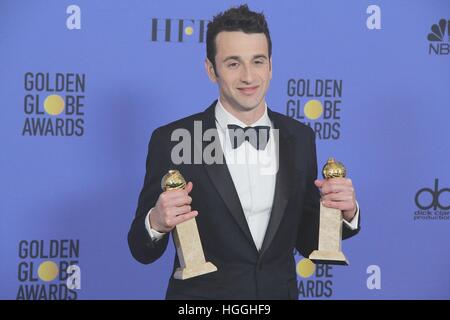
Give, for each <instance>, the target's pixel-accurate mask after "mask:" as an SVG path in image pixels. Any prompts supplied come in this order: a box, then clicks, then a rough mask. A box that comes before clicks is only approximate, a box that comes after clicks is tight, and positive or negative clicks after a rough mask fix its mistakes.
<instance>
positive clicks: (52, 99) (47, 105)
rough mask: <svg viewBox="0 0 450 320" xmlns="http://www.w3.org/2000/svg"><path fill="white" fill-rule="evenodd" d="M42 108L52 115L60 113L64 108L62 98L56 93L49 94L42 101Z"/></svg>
mask: <svg viewBox="0 0 450 320" xmlns="http://www.w3.org/2000/svg"><path fill="white" fill-rule="evenodd" d="M44 109H45V111H46V112H47V113H48V114H50V115H52V116H56V115H58V114H60V113H61V112H63V110H64V100H63V98H61V96H58V95H56V94H52V95H49V96H48V97H47V98H46V99H45V101H44Z"/></svg>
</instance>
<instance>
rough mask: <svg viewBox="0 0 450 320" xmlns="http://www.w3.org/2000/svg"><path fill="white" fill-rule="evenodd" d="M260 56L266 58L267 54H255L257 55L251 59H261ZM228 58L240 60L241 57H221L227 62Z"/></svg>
mask: <svg viewBox="0 0 450 320" xmlns="http://www.w3.org/2000/svg"><path fill="white" fill-rule="evenodd" d="M261 58H263V59H267V56H266V55H265V54H257V55H254V56H253V58H252V60H253V59H261ZM228 60H237V61H242V59H241V57H239V56H228V57H226V58H225V59H223V62H227V61H228Z"/></svg>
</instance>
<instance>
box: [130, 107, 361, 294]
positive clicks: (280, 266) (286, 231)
mask: <svg viewBox="0 0 450 320" xmlns="http://www.w3.org/2000/svg"><path fill="white" fill-rule="evenodd" d="M216 102H217V101H215V102H214V103H213V104H212V105H211V106H210V107H208V108H207V109H206V110H205V111H204V112H201V113H198V114H194V115H192V116H189V117H187V118H184V119H181V120H178V121H175V122H173V123H171V124H168V125H166V126H163V127H160V128H158V129H156V130H155V131H154V132H153V134H152V137H151V139H150V143H149V147H148V156H147V162H146V170H147V171H146V175H145V180H144V186H143V188H142V191H141V193H140V196H139V201H138V207H137V211H136V216H135V218H134V220H133V222H132V225H131V228H130V231H129V234H128V243H129V247H130V250H131V253H132V255H133V256H134V258H135V259H136V260H138V261H139V262H141V263H144V264H149V263H152V262H154V261H156V260H157V259H158V258H159V257H160V256H161V255H162V254H163V253H164V251H165V249H166V247H167V243H168V235H166V236H164V238H163V239H161V240H159V241H152V239H151V238H150V235H149V234H148V232H147V230H146V228H145V217H146V215H147V213H148V212H149V210H150V209H151V208H152V207H153V206H154V205H155V204H156V201H157V199H158V197H159V195H160V194H161V192H162V191H161V178H162V177H163V176H164V175H165V174H166V173H167V172H168V170H169V169H178V170H180V172H181V173H182V175H183V176H184V177H185V179H186V181H192V182H193V183H194V187H193V190H192V192H191V194H190V195H191V197H192V199H193V200H192V204H191V206H192V208H193V210H197V211H198V212H199V214H198V216H197V217H196V220H197V225H198V229H199V234H200V238H201V241H202V245H203V250H204V253H205V257H206V260H207V261H211V262H212V263H214V264H215V265H216V266H217V268H218V271H216V272H212V273H209V274H206V275H202V276H198V277H195V278H191V279H187V280H176V279H174V278H173V277H171V279H170V280H169V285H168V289H167V292H166V298H167V299H297V297H298V289H297V281H296V279H297V276H296V267H295V260H294V253H295V249H297V250H298V251H299V252H300V253H301V254H302V255H303V256H305V257H308V256H309V254H310V253H311V252H312V251H313V250H315V249H317V245H318V231H319V200H320V194H319V191H318V189H317V188H316V187H315V185H314V180H315V179H316V176H317V160H316V148H315V137H314V133H313V131H312V130H311V129H310V128H309V127H307V126H305V125H303V124H301V123H299V122H298V121H296V120H293V119H290V118H289V117H287V116H284V115H282V114H280V113H277V112H273V111H271V110H270V109H269V110H268V115H269V118H270V119H271V121H272V122H273V124H274V127H275V128H276V129H279V169H278V172H277V177H276V186H275V195H274V199H273V206H272V212H271V216H270V220H269V224H268V227H267V231H266V234H265V238H264V241H263V245H262V248H261V250H260V251H258V250H257V248H256V246H255V244H254V242H253V239H252V236H251V234H250V230H249V227H248V225H247V222H246V219H245V216H244V212H243V210H242V207H241V204H240V201H239V197H238V194H237V192H236V189H235V187H234V184H233V181H232V178H231V175H230V173H229V171H228V167H227V166H226V164H206V163H202V164H180V165H174V164H173V163H172V161H171V150H172V147H173V146H174V145H176V144H177V143H178V141H171V134H172V132H173V131H174V130H175V129H177V128H184V129H186V130H188V131H189V132H190V133H192V135H193V134H194V121H201V124H202V129H203V131H205V130H207V129H210V128H215V116H214V107H215V104H216ZM207 144H208V142H203V143H201V145H200V146H199V145H195V143H194V142H193V143H192V147H193V148H196V150H197V151H198V150H199V149H203V148H205V146H206V145H207ZM358 231H359V228H358V229H357V230H354V231H352V230H350V229H348V228H345V227H344V228H343V238H348V237H350V236H353V235H354V234H356V233H357V232H358ZM178 267H179V261H178V258H177V255H175V259H174V265H173V271H175V269H176V268H178Z"/></svg>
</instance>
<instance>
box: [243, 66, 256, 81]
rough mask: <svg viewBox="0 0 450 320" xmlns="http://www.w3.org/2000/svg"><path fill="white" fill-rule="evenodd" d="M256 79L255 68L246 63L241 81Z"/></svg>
mask: <svg viewBox="0 0 450 320" xmlns="http://www.w3.org/2000/svg"><path fill="white" fill-rule="evenodd" d="M253 79H254V75H253V70H252V68H251V66H248V65H247V66H246V65H244V66H243V68H242V69H241V81H242V82H245V83H252V82H253Z"/></svg>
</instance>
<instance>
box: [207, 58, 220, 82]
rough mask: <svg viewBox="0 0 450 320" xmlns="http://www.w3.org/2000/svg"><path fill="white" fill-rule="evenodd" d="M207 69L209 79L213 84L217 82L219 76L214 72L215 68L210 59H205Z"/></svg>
mask: <svg viewBox="0 0 450 320" xmlns="http://www.w3.org/2000/svg"><path fill="white" fill-rule="evenodd" d="M205 69H206V73H207V74H208V78H209V79H210V80H211V81H212V82H217V76H216V72H215V71H214V66H213V65H212V63H211V61H209V59H208V58H206V59H205Z"/></svg>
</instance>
